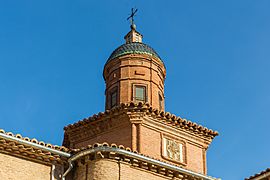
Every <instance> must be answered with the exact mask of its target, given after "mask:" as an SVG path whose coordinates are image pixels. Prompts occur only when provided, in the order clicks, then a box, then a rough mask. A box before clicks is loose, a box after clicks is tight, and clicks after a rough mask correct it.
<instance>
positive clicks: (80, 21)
mask: <svg viewBox="0 0 270 180" xmlns="http://www.w3.org/2000/svg"><path fill="white" fill-rule="evenodd" d="M131 7H137V8H138V9H139V11H138V15H137V16H136V19H135V22H136V24H137V30H138V31H139V32H141V33H142V34H143V35H144V39H143V41H144V42H145V43H147V44H149V45H151V46H152V47H153V48H154V49H155V50H156V51H157V52H158V53H159V55H160V56H161V58H162V59H163V60H164V62H165V64H166V68H167V79H166V82H165V84H166V86H165V95H166V111H169V112H171V113H174V114H176V115H178V116H181V117H183V118H187V119H189V120H192V121H193V122H196V123H199V124H202V125H204V126H206V127H208V128H211V129H214V130H217V131H219V133H220V136H218V137H217V138H216V139H214V141H213V143H212V145H211V146H210V148H209V150H208V154H207V158H208V173H209V174H210V175H212V176H215V177H221V178H223V179H228V180H237V179H243V178H244V177H248V176H250V175H253V174H254V173H256V172H259V171H261V170H263V169H265V168H267V167H269V164H270V157H269V149H270V143H269V136H270V134H269V126H270V121H269V119H270V110H269V107H270V84H269V77H270V71H269V69H270V61H269V59H270V33H269V32H270V21H269V19H270V11H269V8H270V1H268V0H257V1H255V0H238V1H235V0H234V1H232V0H227V1H214V0H212V1H200V0H198V1H195V0H190V1H179V0H175V1H154V0H149V1H142V0H137V1H134V0H133V1H130V0H119V1H90V0H78V1H71V0H59V1H52V0H48V1H34V0H28V1H21V0H13V1H1V2H0V122H1V128H3V129H5V130H6V131H12V132H14V133H21V134H22V135H24V136H29V137H31V138H34V137H35V138H37V139H39V140H43V141H46V142H51V143H53V144H61V143H62V138H63V127H64V126H65V125H68V124H70V123H74V122H76V121H78V120H80V119H83V118H84V117H88V116H91V115H93V114H95V113H98V112H100V111H103V110H104V101H105V100H104V89H105V87H104V80H103V78H102V70H103V65H104V64H105V62H106V60H107V58H108V57H109V55H110V53H111V52H112V51H113V50H114V49H115V48H116V47H118V46H119V45H121V44H122V43H124V40H123V37H124V35H125V34H126V33H127V32H128V31H129V23H128V21H126V18H127V16H128V14H129V13H130V8H131Z"/></svg>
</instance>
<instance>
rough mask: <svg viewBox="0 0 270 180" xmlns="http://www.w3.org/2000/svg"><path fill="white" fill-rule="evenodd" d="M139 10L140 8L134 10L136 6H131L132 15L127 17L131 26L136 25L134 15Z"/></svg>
mask: <svg viewBox="0 0 270 180" xmlns="http://www.w3.org/2000/svg"><path fill="white" fill-rule="evenodd" d="M137 11H138V9H135V10H134V8H131V14H130V16H129V17H128V18H127V20H129V19H130V22H131V26H133V25H134V16H135V14H136V12H137Z"/></svg>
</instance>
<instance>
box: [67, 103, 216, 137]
mask: <svg viewBox="0 0 270 180" xmlns="http://www.w3.org/2000/svg"><path fill="white" fill-rule="evenodd" d="M119 112H145V113H146V115H148V116H156V117H160V120H161V122H163V123H165V124H169V125H171V126H175V127H181V128H185V129H187V130H190V131H193V132H199V133H202V134H204V135H206V136H211V137H215V136H217V135H218V132H217V131H214V130H212V129H208V128H206V127H203V126H201V125H198V124H196V123H193V122H191V121H188V120H186V119H183V118H181V117H177V116H176V115H174V114H171V113H170V112H164V111H159V110H157V109H154V108H152V107H151V106H150V105H149V104H148V103H145V104H143V103H138V104H136V103H133V102H131V103H126V104H124V103H122V104H120V105H119V106H117V107H114V108H113V109H111V110H106V111H105V112H100V113H98V114H94V115H93V116H91V117H88V118H84V119H83V120H80V121H78V122H76V123H74V124H70V125H68V126H66V127H64V130H69V129H74V128H76V127H80V126H82V125H85V124H88V123H91V122H93V121H96V120H99V119H102V118H103V117H106V116H110V115H113V114H115V113H119Z"/></svg>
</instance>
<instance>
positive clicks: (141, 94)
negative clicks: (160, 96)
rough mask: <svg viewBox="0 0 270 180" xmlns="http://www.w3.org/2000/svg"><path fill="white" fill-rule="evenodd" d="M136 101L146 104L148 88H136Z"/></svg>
mask: <svg viewBox="0 0 270 180" xmlns="http://www.w3.org/2000/svg"><path fill="white" fill-rule="evenodd" d="M134 99H135V100H136V101H143V102H146V87H145V86H135V94H134Z"/></svg>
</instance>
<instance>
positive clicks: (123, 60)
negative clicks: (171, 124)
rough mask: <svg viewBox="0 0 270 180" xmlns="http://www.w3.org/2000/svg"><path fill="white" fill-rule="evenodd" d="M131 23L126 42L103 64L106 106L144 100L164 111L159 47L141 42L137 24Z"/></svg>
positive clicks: (162, 77) (107, 108) (163, 76)
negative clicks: (157, 48) (157, 49)
mask: <svg viewBox="0 0 270 180" xmlns="http://www.w3.org/2000/svg"><path fill="white" fill-rule="evenodd" d="M130 27H131V30H130V32H129V33H127V35H126V36H125V41H126V42H125V44H123V45H121V46H120V47H118V48H117V49H115V50H114V51H113V52H112V54H111V55H110V57H109V58H108V60H107V62H106V64H105V66H104V71H103V77H104V79H105V82H106V92H105V94H106V104H105V109H106V110H109V109H112V108H113V107H115V106H118V105H119V104H121V103H130V102H134V103H139V102H141V103H148V104H149V105H150V106H152V107H153V108H155V109H158V110H160V111H164V80H165V77H166V69H165V65H164V63H163V61H162V60H161V58H160V57H159V55H158V54H157V53H156V51H155V50H154V49H153V48H151V47H150V46H148V45H146V44H144V43H143V42H142V35H141V34H140V33H139V32H138V31H136V26H135V24H132V25H131V26H130Z"/></svg>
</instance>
